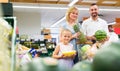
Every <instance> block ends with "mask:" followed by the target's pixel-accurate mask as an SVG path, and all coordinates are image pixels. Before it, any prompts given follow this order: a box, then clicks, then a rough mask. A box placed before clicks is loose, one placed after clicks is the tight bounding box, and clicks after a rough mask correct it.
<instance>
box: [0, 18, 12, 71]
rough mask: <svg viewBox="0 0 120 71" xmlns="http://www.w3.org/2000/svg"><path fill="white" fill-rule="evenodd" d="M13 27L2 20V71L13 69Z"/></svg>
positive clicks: (0, 62) (0, 38)
mask: <svg viewBox="0 0 120 71" xmlns="http://www.w3.org/2000/svg"><path fill="white" fill-rule="evenodd" d="M11 31H12V27H11V26H10V25H9V24H8V23H7V22H6V21H5V20H4V19H2V18H0V43H1V44H0V71H10V69H11V55H10V49H11V47H10V46H11V41H10V40H9V34H10V33H11Z"/></svg>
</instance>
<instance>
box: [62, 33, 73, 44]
mask: <svg viewBox="0 0 120 71" xmlns="http://www.w3.org/2000/svg"><path fill="white" fill-rule="evenodd" d="M71 36H72V34H71V32H69V31H64V32H63V33H62V40H63V42H64V43H69V41H70V39H71Z"/></svg>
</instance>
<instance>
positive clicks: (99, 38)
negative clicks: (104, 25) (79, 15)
mask: <svg viewBox="0 0 120 71" xmlns="http://www.w3.org/2000/svg"><path fill="white" fill-rule="evenodd" d="M95 37H96V40H97V41H102V40H103V39H105V38H106V37H107V33H106V32H105V31H104V30H97V31H96V32H95Z"/></svg>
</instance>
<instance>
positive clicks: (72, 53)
mask: <svg viewBox="0 0 120 71" xmlns="http://www.w3.org/2000/svg"><path fill="white" fill-rule="evenodd" d="M75 53H76V51H75V50H73V51H66V52H62V54H63V55H64V56H72V55H74V54H75Z"/></svg>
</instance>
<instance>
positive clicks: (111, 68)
mask: <svg viewBox="0 0 120 71" xmlns="http://www.w3.org/2000/svg"><path fill="white" fill-rule="evenodd" d="M92 67H93V71H120V41H118V42H114V43H112V44H110V45H108V46H105V47H104V48H103V49H100V50H99V51H98V52H97V54H96V55H95V57H94V59H93V65H92Z"/></svg>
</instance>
